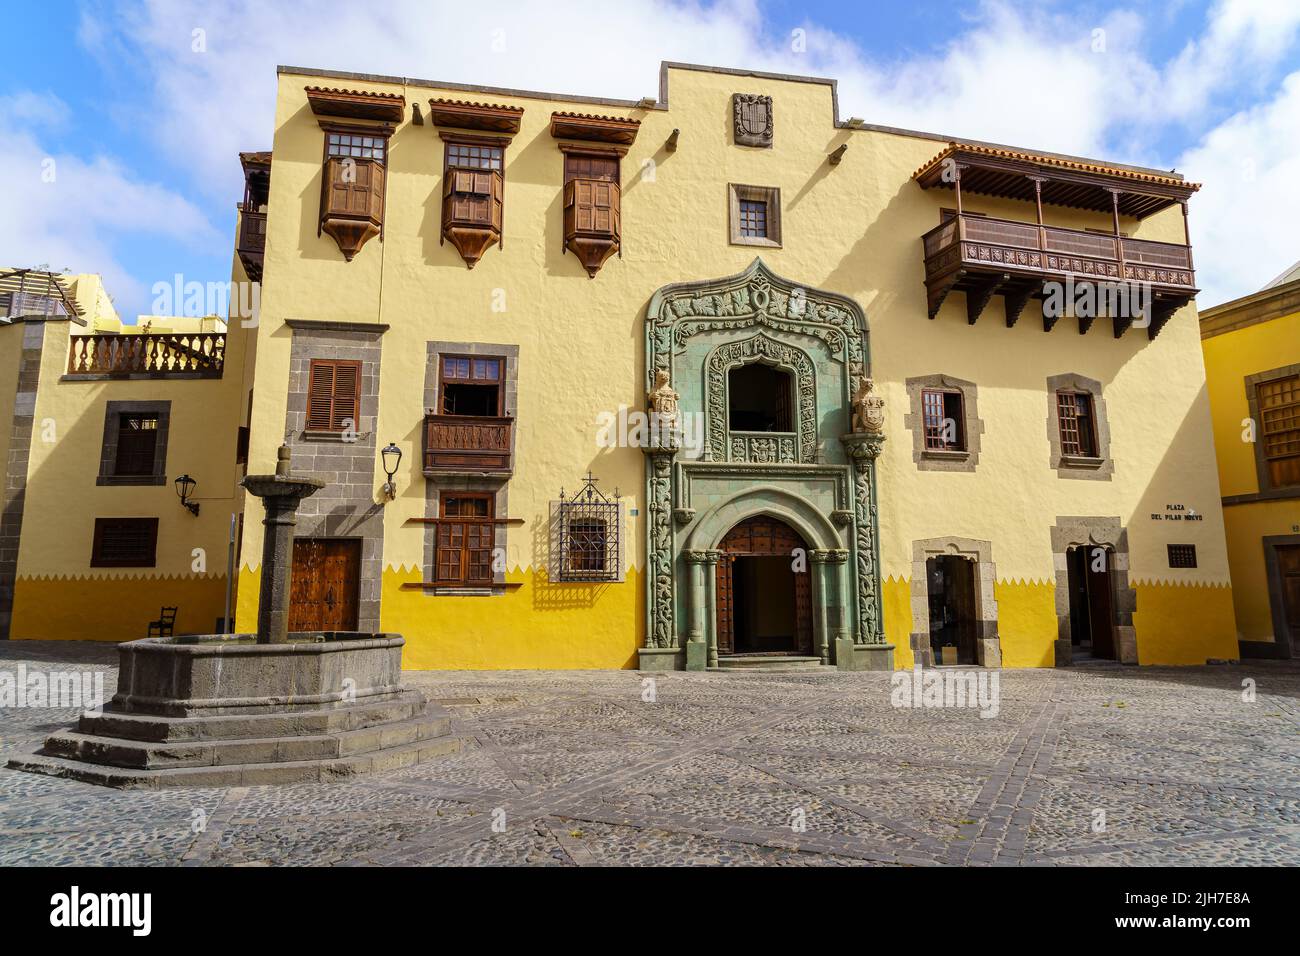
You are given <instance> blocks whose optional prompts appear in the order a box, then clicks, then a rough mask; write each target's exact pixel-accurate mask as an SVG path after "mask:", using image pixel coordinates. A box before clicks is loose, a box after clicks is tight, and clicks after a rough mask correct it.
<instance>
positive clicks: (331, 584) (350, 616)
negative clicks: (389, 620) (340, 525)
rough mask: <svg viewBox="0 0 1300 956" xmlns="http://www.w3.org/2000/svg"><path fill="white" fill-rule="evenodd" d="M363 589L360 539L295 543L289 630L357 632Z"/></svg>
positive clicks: (324, 539) (304, 540) (323, 539)
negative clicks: (359, 600)
mask: <svg viewBox="0 0 1300 956" xmlns="http://www.w3.org/2000/svg"><path fill="white" fill-rule="evenodd" d="M360 592H361V541H360V539H358V538H344V539H332V538H298V539H296V540H295V541H294V542H293V580H292V583H291V585H290V588H289V595H290V602H291V603H290V606H289V630H291V631H355V630H356V629H357V603H358V599H359V596H360Z"/></svg>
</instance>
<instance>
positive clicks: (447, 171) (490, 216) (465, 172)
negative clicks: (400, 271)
mask: <svg viewBox="0 0 1300 956" xmlns="http://www.w3.org/2000/svg"><path fill="white" fill-rule="evenodd" d="M443 139H444V140H445V141H446V144H447V145H446V152H445V155H444V165H443V187H442V241H444V242H445V241H450V242H451V244H452V245H453V246H455V247H456V251H457V252H459V253H460V257H461V258H462V259H464V260H465V265H466V267H468V268H470V269H473V268H474V266H475V265H477V264H478V261H479V259H481V258H483V253H484V252H485V251H486V250H487V248H488V247H489V246H491V245H492V244H493V243H496V244H497V245H498V246H501V245H502V244H503V239H502V223H503V218H504V211H505V203H504V197H505V180H504V171H503V165H504V161H505V147H506V144H507V143H509V140H508V139H506V138H504V137H456V136H452V135H451V134H446V133H444V134H443Z"/></svg>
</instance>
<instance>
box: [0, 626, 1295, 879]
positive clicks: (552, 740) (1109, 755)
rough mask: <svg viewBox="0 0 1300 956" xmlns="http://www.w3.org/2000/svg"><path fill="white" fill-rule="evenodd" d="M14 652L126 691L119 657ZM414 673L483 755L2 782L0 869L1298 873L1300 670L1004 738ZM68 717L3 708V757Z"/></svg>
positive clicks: (1084, 694) (715, 678)
mask: <svg viewBox="0 0 1300 956" xmlns="http://www.w3.org/2000/svg"><path fill="white" fill-rule="evenodd" d="M20 661H26V662H27V663H28V666H29V668H30V667H36V666H41V667H49V668H53V669H58V670H68V669H72V668H76V669H83V668H93V669H97V670H102V671H104V672H105V689H106V691H107V693H108V694H110V695H111V694H112V692H113V682H114V678H115V672H116V668H115V666H114V665H115V663H116V652H115V650H114V648H113V647H112V646H105V645H94V644H86V643H64V642H58V643H55V642H50V643H35V642H13V643H0V670H10V671H13V670H16V668H17V665H18V663H19V662H20ZM405 676H406V677H408V678H409V680H410V683H411V684H412V685H413V686H415V687H419V688H422V689H424V690H425V691H426V692H427V693H429V695H430V696H431V697H433V698H434V699H437V700H440V701H442V702H443V703H444V705H445V706H447V707H448V709H449V710H450V712H451V713H452V714H453V715H454V717H455V723H454V725H453V729H452V732H453V733H455V734H458V735H461V736H465V737H470V738H474V739H475V740H477V742H478V744H479V746H478V747H477V748H475V749H472V750H468V751H466V752H464V753H460V754H456V755H452V756H449V757H446V758H442V759H439V760H435V761H433V762H431V763H428V764H424V765H421V766H417V767H411V768H408V769H406V770H401V771H397V772H394V773H388V774H383V775H378V776H373V777H360V778H357V779H356V780H355V781H352V782H346V783H335V784H309V785H301V786H289V787H278V788H277V787H235V788H228V789H203V790H168V791H162V792H159V793H149V792H123V791H116V790H108V789H104V788H101V787H96V786H92V785H89V784H83V783H77V782H74V781H68V780H59V779H54V778H50V777H42V776H36V775H32V774H26V773H20V772H16V771H11V770H7V769H0V865H5V866H14V865H26V864H67V863H85V864H117V865H123V864H125V865H150V864H173V865H175V864H186V865H247V866H257V865H272V864H289V865H335V866H338V865H375V864H381V865H382V864H416V865H438V864H471V865H472V864H487V865H494V864H495V865H541V866H574V865H577V866H592V865H633V866H637V865H651V864H726V865H733V866H745V865H756V864H779V865H793V866H807V865H899V864H901V865H942V864H949V865H952V864H976V865H982V864H992V865H1044V864H1046V865H1092V864H1109V865H1117V864H1118V865H1134V864H1137V865H1145V864H1209V865H1215V864H1232V865H1246V866H1249V865H1275V864H1288V865H1296V864H1297V863H1300V736H1298V735H1297V731H1298V730H1300V706H1298V705H1297V699H1298V698H1300V665H1296V664H1292V663H1286V662H1273V661H1269V662H1258V663H1256V662H1252V663H1248V664H1243V665H1237V666H1220V667H1211V668H1185V669H1172V668H1160V669H1148V668H1143V669H1138V668H1120V667H1081V668H1073V669H1068V670H1035V671H1003V672H1002V673H1001V678H1000V680H1001V692H1002V693H1001V709H1000V713H999V714H998V716H997V717H996V718H993V719H981V718H980V717H979V713H978V711H977V710H974V709H962V710H958V709H937V710H936V709H929V710H902V709H896V708H894V707H892V706H891V704H890V682H889V676H888V675H883V674H862V673H860V674H842V673H838V672H833V671H831V672H827V673H819V672H815V671H814V672H811V673H789V674H748V673H745V674H735V673H726V674H712V673H710V674H693V673H692V674H686V673H677V674H660V675H657V676H656V678H655V692H656V693H655V697H656V699H655V702H653V703H650V702H645V701H643V699H642V696H643V689H644V685H643V679H644V675H640V674H637V673H636V672H633V671H622V672H611V671H588V672H574V671H568V672H537V671H532V672H407V674H406V675H405ZM1245 678H1251V679H1253V680H1254V681H1255V682H1256V684H1257V697H1256V700H1255V701H1254V702H1253V703H1246V702H1243V700H1242V690H1241V685H1242V680H1243V679H1245ZM74 717H75V714H74V713H73V712H71V711H67V710H33V709H19V710H5V711H0V764H3V761H4V760H6V759H8V757H9V756H10V755H12V754H14V753H20V752H21V753H31V752H33V751H34V750H35V749H36V748H37V747H39V746H40V744H41V742H42V741H43V740H44V738H45V737H46V735H48V734H49V733H50V732H51V731H52V730H56V729H60V728H62V727H65V726H67V725H69V724H70V723H71V722H72V721H73V719H74ZM1099 810H1102V811H1105V827H1104V829H1101V830H1095V829H1094V824H1095V821H1096V820H1097V811H1099ZM800 817H802V819H803V820H804V821H805V823H806V829H804V830H802V831H796V830H795V829H794V828H793V827H792V823H795V822H797V821H798V819H799V818H800ZM196 821H198V822H196ZM199 822H201V824H202V825H201V826H200V825H199ZM502 823H504V828H503V829H502V826H501V825H502ZM494 824H496V829H494ZM497 830H500V831H501V832H496V831H497ZM196 831H197V832H196Z"/></svg>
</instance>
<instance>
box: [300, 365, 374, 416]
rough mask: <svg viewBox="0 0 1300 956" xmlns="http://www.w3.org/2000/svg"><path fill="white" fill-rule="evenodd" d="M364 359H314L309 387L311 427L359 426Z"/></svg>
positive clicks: (308, 403) (308, 410)
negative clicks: (361, 360)
mask: <svg viewBox="0 0 1300 956" xmlns="http://www.w3.org/2000/svg"><path fill="white" fill-rule="evenodd" d="M360 403H361V363H360V362H357V361H350V360H343V359H313V360H312V363H311V380H310V383H309V385H308V387H307V429H308V430H309V431H334V432H338V431H344V430H345V429H347V428H348V427H349V425H350V426H351V427H352V428H353V429H355V428H357V427H358V422H359V419H360V414H361V407H360Z"/></svg>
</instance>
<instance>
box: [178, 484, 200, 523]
mask: <svg viewBox="0 0 1300 956" xmlns="http://www.w3.org/2000/svg"><path fill="white" fill-rule="evenodd" d="M175 484H176V496H177V497H178V498H180V499H181V504H182V505H184V506H185V507H186V508H188V509H189V511H190V514H192V515H194V517H196V518H197V517H198V516H199V504H198V502H197V501H190V496H191V495H193V494H194V489H195V488H196V487H198V484H199V483H198V482H197V481H195V480H194V479H193V478H191V477H190V476H189V475H181V476H180V477H179V478H177V479H176V482H175Z"/></svg>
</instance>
